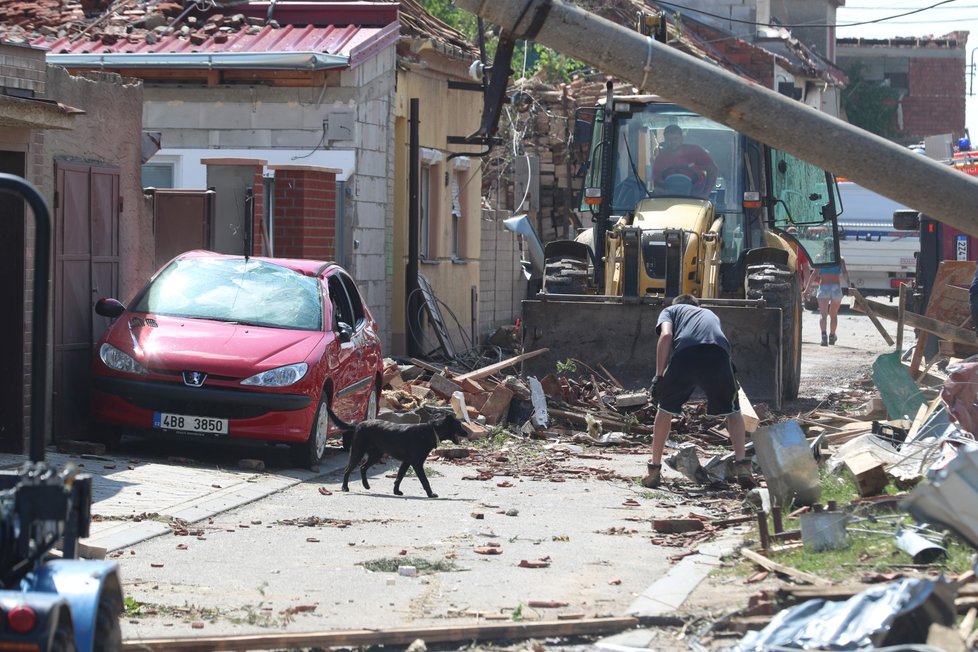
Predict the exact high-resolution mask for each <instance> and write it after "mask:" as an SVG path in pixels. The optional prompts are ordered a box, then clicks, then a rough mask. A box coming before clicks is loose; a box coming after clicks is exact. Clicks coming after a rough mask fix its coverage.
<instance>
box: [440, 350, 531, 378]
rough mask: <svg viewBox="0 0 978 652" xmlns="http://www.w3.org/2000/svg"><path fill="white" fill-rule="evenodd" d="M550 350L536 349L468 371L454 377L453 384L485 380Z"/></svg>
mask: <svg viewBox="0 0 978 652" xmlns="http://www.w3.org/2000/svg"><path fill="white" fill-rule="evenodd" d="M549 350H550V349H537V350H536V351H530V352H529V353H523V354H521V355H514V356H513V357H512V358H506V359H505V360H502V361H500V362H497V363H495V364H491V365H489V366H488V367H482V368H481V369H476V370H475V371H470V372H468V373H466V374H462V375H461V376H456V377H455V379H454V380H455V382H457V383H459V382H462V381H463V380H479V379H480V378H486V377H488V376H491V375H493V374H494V373H496V372H497V371H502V370H503V369H505V368H507V367H512V366H513V365H515V364H519V363H520V362H523V361H524V360H529V359H530V358H535V357H537V356H538V355H543V354H544V353H546V352H547V351H549Z"/></svg>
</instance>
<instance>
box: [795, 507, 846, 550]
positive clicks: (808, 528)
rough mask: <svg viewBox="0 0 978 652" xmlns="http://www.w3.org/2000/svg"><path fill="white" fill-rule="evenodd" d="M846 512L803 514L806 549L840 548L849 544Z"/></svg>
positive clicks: (803, 540)
mask: <svg viewBox="0 0 978 652" xmlns="http://www.w3.org/2000/svg"><path fill="white" fill-rule="evenodd" d="M848 521H849V515H848V514H846V513H845V512H810V513H808V514H802V515H801V541H802V543H803V544H805V550H809V551H811V552H820V551H822V550H838V549H839V548H845V547H846V546H848V545H849V536H848V535H847V534H846V523H847V522H848Z"/></svg>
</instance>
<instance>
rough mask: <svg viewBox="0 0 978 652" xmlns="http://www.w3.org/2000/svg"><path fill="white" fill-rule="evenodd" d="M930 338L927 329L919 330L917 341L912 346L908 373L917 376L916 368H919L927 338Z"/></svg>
mask: <svg viewBox="0 0 978 652" xmlns="http://www.w3.org/2000/svg"><path fill="white" fill-rule="evenodd" d="M928 339H930V333H928V332H927V331H920V335H918V336H917V343H916V344H914V347H913V357H912V358H910V375H911V376H913V377H914V378H917V370H918V369H920V363H921V361H922V360H923V359H924V350H925V349H926V348H927V340H928Z"/></svg>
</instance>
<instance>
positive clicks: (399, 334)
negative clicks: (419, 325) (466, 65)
mask: <svg viewBox="0 0 978 652" xmlns="http://www.w3.org/2000/svg"><path fill="white" fill-rule="evenodd" d="M397 90H398V93H397V111H396V112H397V118H398V127H397V136H396V138H397V140H396V142H397V170H398V172H397V174H396V175H395V178H397V179H398V180H399V183H401V184H402V185H401V187H399V188H398V191H397V195H398V199H397V201H396V205H395V211H396V215H397V217H396V219H395V224H394V230H393V234H394V241H393V247H394V250H395V251H396V252H397V255H396V257H395V265H394V269H393V273H394V284H393V285H394V288H393V290H394V300H393V305H394V306H395V312H394V315H393V322H392V323H393V331H394V334H395V336H394V350H395V351H396V352H399V353H404V352H406V346H407V321H406V317H405V300H406V297H405V292H406V290H405V287H406V282H405V271H406V268H407V263H408V256H407V254H408V192H409V188H408V185H407V182H408V169H409V157H408V148H409V146H410V143H409V135H410V129H409V124H408V119H409V117H410V105H411V99H412V98H419V100H420V102H419V113H420V121H419V125H418V132H419V140H420V143H419V144H420V146H421V147H422V148H423V149H425V150H429V151H431V152H432V153H435V152H437V158H438V161H437V162H436V163H435V164H433V165H432V166H431V168H430V169H431V171H432V173H431V185H430V187H429V197H430V207H431V210H432V212H433V214H437V217H432V219H431V224H432V227H433V232H432V233H431V235H430V238H429V242H430V243H431V245H430V248H429V253H428V256H427V257H426V258H425V259H424V260H423V261H422V262H421V264H420V272H421V274H423V275H424V276H425V278H426V279H427V280H428V281H429V282H430V284H431V286H432V289H433V291H434V293H435V295H436V297H437V298H438V300H439V301H440V302H441V303H442V304H443V305H442V306H441V309H442V311H443V313H444V318H445V323H446V326H447V328H448V330H449V334H450V336H451V338H452V342H453V344H454V346H455V348H456V350H458V351H464V350H465V349H466V348H469V347H470V346H472V345H475V344H478V342H473V341H472V338H471V335H472V331H473V330H474V331H475V334H476V337H477V338H478V337H479V335H480V333H481V331H482V328H481V326H480V322H481V309H480V306H481V302H482V291H481V287H480V279H481V269H480V265H481V257H482V252H481V245H480V242H481V238H482V233H481V230H482V226H481V223H480V222H481V209H480V201H481V187H482V173H481V159H480V158H478V156H473V157H468V161H466V162H465V164H467V166H468V167H467V169H462V170H459V169H458V168H457V167H456V163H455V159H452V160H449V158H448V157H449V156H450V155H451V154H452V153H453V152H465V151H471V152H472V153H473V154H478V153H479V147H478V146H460V145H449V144H448V136H465V135H468V134H471V133H473V132H474V131H475V130H476V129H477V128H478V123H479V120H480V118H481V116H482V96H481V95H480V94H479V93H472V92H466V91H458V90H449V89H448V88H447V81H446V76H445V75H438V74H435V73H433V72H426V71H424V70H421V71H418V70H410V71H403V72H402V73H401V74H400V77H399V78H398V89H397ZM453 173H454V174H458V175H459V176H458V179H459V181H460V187H461V192H460V193H459V198H460V201H461V206H460V209H461V213H462V218H461V219H462V221H463V222H464V224H462V225H461V228H460V233H461V234H462V235H461V242H460V243H459V250H460V255H459V256H457V257H456V256H453V255H452V252H451V242H452V226H453V224H452V222H453V220H452V215H451V211H452V199H451V197H452V192H451V179H452V174H453ZM473 291H474V294H475V302H473ZM429 335H430V334H429ZM426 344H431V345H432V346H431V347H430V348H434V345H435V344H437V341H436V340H434V339H432V338H431V337H430V336H429V337H428V339H426Z"/></svg>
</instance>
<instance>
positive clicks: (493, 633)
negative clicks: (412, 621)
mask: <svg viewBox="0 0 978 652" xmlns="http://www.w3.org/2000/svg"><path fill="white" fill-rule="evenodd" d="M640 622H641V621H640V620H639V618H633V617H630V616H625V617H618V618H584V619H578V620H545V621H539V622H508V623H499V624H495V625H489V624H476V625H456V626H450V627H403V628H396V629H386V630H370V629H356V630H347V631H332V632H302V633H300V632H296V633H293V634H288V633H276V634H254V635H249V634H241V635H235V636H200V637H182V638H159V639H131V640H128V641H124V642H123V643H122V649H123V650H140V651H143V652H153V651H156V650H158V651H160V652H164V651H170V650H174V651H176V650H179V651H182V652H210V651H211V650H269V649H277V648H282V647H313V646H317V647H324V648H328V647H340V646H344V647H357V646H372V645H404V646H406V645H410V644H411V643H413V642H414V641H416V640H418V639H421V640H423V641H425V642H426V643H451V642H460V643H461V642H465V643H470V642H472V641H488V640H510V639H527V638H540V637H546V636H588V635H592V634H609V633H617V632H622V631H625V630H626V629H632V628H634V627H637V626H638V625H639V624H640Z"/></svg>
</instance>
